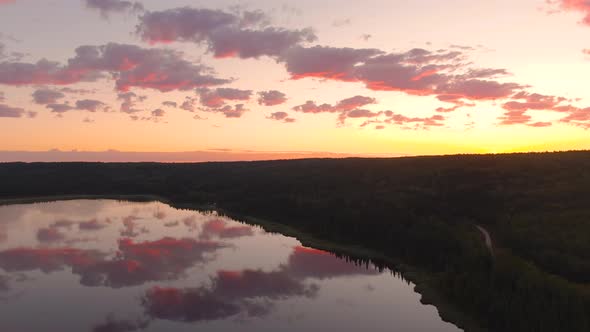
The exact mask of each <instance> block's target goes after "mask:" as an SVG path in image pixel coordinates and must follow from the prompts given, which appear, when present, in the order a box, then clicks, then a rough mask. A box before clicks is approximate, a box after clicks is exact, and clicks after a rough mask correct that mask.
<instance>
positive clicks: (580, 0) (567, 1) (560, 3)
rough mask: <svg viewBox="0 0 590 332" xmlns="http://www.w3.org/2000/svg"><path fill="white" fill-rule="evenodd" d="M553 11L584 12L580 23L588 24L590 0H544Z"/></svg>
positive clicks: (589, 22) (589, 21)
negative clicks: (589, 0)
mask: <svg viewBox="0 0 590 332" xmlns="http://www.w3.org/2000/svg"><path fill="white" fill-rule="evenodd" d="M546 2H547V4H548V5H550V6H551V7H553V9H552V10H551V11H552V12H555V11H578V12H582V13H583V14H584V18H583V19H582V24H585V25H590V2H588V1H587V0H546Z"/></svg>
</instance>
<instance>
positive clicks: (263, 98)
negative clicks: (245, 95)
mask: <svg viewBox="0 0 590 332" xmlns="http://www.w3.org/2000/svg"><path fill="white" fill-rule="evenodd" d="M258 96H259V97H258V104H259V105H264V106H276V105H281V104H284V103H285V102H287V95H285V94H284V93H282V92H280V91H277V90H270V91H261V92H259V93H258Z"/></svg>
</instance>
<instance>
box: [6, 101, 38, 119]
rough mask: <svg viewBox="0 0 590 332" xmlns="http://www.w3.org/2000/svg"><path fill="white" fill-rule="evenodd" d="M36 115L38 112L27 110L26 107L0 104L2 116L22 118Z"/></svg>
mask: <svg viewBox="0 0 590 332" xmlns="http://www.w3.org/2000/svg"><path fill="white" fill-rule="evenodd" d="M36 115H37V113H35V112H28V111H25V109H24V108H20V107H11V106H8V105H5V104H0V118H22V117H24V116H28V117H30V118H34V117H35V116H36Z"/></svg>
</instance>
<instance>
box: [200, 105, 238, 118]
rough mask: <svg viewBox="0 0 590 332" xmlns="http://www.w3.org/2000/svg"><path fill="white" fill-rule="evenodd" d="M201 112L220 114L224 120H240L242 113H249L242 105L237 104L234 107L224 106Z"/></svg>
mask: <svg viewBox="0 0 590 332" xmlns="http://www.w3.org/2000/svg"><path fill="white" fill-rule="evenodd" d="M203 110H204V111H206V112H213V113H221V114H223V115H224V116H225V117H226V118H241V117H242V115H244V113H246V112H248V111H249V110H248V109H246V107H245V106H244V104H237V105H235V106H230V105H226V106H223V107H219V108H207V109H203Z"/></svg>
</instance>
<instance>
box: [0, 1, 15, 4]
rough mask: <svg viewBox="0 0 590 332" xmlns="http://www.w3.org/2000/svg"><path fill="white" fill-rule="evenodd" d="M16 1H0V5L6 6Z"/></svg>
mask: <svg viewBox="0 0 590 332" xmlns="http://www.w3.org/2000/svg"><path fill="white" fill-rule="evenodd" d="M15 2H16V0H0V5H7V4H10V3H15Z"/></svg>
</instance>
